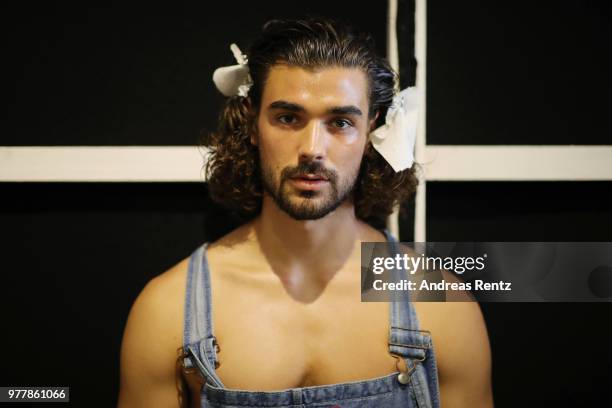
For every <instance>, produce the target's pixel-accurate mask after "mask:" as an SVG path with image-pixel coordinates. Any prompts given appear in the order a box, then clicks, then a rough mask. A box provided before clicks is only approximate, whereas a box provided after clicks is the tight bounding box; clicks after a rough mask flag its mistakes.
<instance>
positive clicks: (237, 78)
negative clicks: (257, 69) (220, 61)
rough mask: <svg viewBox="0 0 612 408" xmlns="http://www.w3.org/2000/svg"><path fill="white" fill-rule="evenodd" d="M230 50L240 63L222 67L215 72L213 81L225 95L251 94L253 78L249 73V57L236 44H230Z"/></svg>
mask: <svg viewBox="0 0 612 408" xmlns="http://www.w3.org/2000/svg"><path fill="white" fill-rule="evenodd" d="M230 50H232V53H233V54H234V58H236V61H237V62H238V65H230V66H228V67H220V68H217V69H216V70H215V72H214V73H213V82H214V83H215V86H216V87H217V89H218V90H219V91H220V92H221V93H222V94H223V95H225V96H244V97H246V96H247V95H248V94H249V89H251V86H252V85H253V80H252V79H251V75H250V74H249V66H248V65H247V62H248V60H247V57H246V55H244V54H243V53H242V51H240V48H238V46H237V45H236V44H231V45H230Z"/></svg>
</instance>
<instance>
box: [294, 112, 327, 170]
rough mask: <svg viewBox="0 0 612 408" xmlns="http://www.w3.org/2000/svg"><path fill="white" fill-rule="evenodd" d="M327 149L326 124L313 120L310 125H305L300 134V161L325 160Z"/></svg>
mask: <svg viewBox="0 0 612 408" xmlns="http://www.w3.org/2000/svg"><path fill="white" fill-rule="evenodd" d="M326 149H327V135H326V132H325V127H324V124H323V123H321V122H319V121H312V122H311V123H309V124H308V126H304V128H303V129H302V132H301V135H300V145H299V152H298V156H299V160H300V162H309V161H313V160H323V159H324V158H325V151H326Z"/></svg>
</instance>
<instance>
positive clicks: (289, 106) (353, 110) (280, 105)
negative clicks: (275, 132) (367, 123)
mask: <svg viewBox="0 0 612 408" xmlns="http://www.w3.org/2000/svg"><path fill="white" fill-rule="evenodd" d="M269 108H270V109H282V110H287V111H290V112H296V113H297V112H304V111H305V110H306V109H304V107H303V106H302V105H298V104H296V103H291V102H287V101H274V102H272V103H271V104H270V107H269ZM327 112H328V113H330V114H332V115H356V116H363V112H361V109H359V108H358V107H356V106H354V105H347V106H334V107H332V108H329V109H328V110H327Z"/></svg>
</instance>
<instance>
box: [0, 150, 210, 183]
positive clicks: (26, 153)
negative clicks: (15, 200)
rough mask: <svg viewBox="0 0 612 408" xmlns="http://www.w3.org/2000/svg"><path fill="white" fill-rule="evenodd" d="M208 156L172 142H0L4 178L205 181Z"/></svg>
mask: <svg viewBox="0 0 612 408" xmlns="http://www.w3.org/2000/svg"><path fill="white" fill-rule="evenodd" d="M205 156H206V150H205V149H198V148H196V147H174V146H57V147H56V146H44V147H38V146H37V147H29V146H27V147H26V146H18V147H0V181H45V182H47V181H51V182H53V181H69V182H75V181H78V182H82V181H85V182H107V181H110V182H141V181H142V182H152V181H160V182H164V181H166V182H180V181H201V180H202V179H203V177H202V175H201V174H202V166H203V164H204V161H205Z"/></svg>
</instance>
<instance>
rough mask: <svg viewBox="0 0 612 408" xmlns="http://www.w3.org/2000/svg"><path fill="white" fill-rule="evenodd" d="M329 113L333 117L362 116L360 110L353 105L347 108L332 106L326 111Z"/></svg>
mask: <svg viewBox="0 0 612 408" xmlns="http://www.w3.org/2000/svg"><path fill="white" fill-rule="evenodd" d="M328 112H329V113H331V114H333V115H357V116H363V113H362V112H361V109H359V108H358V107H356V106H354V105H348V106H334V107H333V108H331V109H329V110H328Z"/></svg>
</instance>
